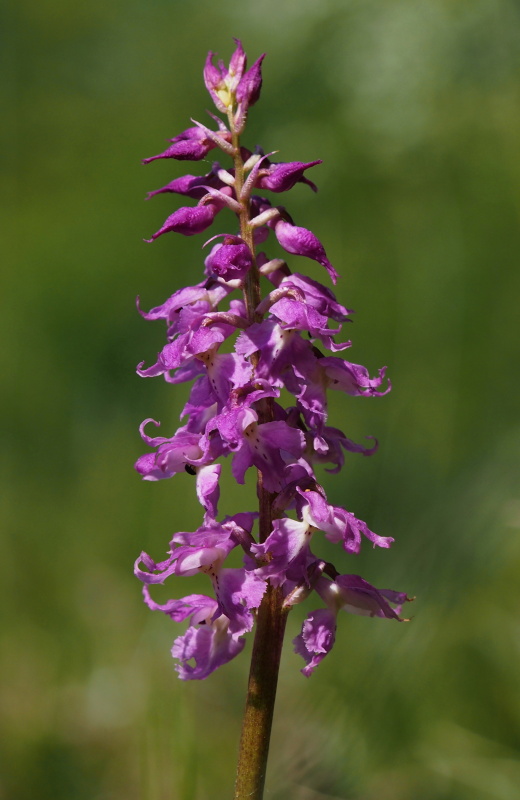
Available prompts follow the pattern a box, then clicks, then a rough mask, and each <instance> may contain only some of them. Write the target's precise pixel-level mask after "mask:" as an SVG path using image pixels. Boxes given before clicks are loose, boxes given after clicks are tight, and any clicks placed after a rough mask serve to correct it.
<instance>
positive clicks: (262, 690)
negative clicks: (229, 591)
mask: <svg viewBox="0 0 520 800" xmlns="http://www.w3.org/2000/svg"><path fill="white" fill-rule="evenodd" d="M229 123H230V129H231V132H232V142H233V147H234V151H235V152H234V166H235V192H236V196H237V199H238V198H239V197H240V193H241V190H242V187H243V185H244V179H245V175H244V162H243V160H242V155H241V153H240V140H239V136H238V134H237V133H236V131H235V130H234V125H233V114H232V113H230V114H229ZM240 204H241V206H242V209H241V212H240V235H241V237H242V239H243V240H244V241H245V242H246V243H247V245H248V246H249V249H250V250H251V253H252V256H253V265H252V268H251V269H250V271H249V273H248V275H247V278H246V282H245V286H244V300H245V304H246V309H247V315H248V319H249V320H250V322H251V323H253V322H256V321H259V316H258V314H257V313H256V308H257V306H258V304H259V302H260V274H259V272H258V268H257V266H256V261H255V246H254V239H253V228H252V227H251V224H250V216H249V215H250V211H249V198H245V199H243V200H241V201H240ZM251 364H252V366H253V367H255V366H256V365H257V364H258V354H254V355H253V356H252V357H251ZM257 410H258V422H259V423H264V422H271V421H272V420H273V419H274V414H273V403H272V399H271V398H267V399H265V400H262V401H260V402H259V403H258V404H257ZM257 493H258V501H259V512H260V513H259V528H260V534H259V540H260V542H264V541H265V540H266V539H267V537H268V536H269V534H270V533H271V531H272V527H273V500H274V495H273V494H271V493H270V492H268V491H267V490H266V489H265V488H264V485H263V479H262V473H261V472H260V471H258V483H257ZM282 603H283V596H282V591H281V589H280V588H275V587H273V586H271V585H268V587H267V589H266V592H265V595H264V598H263V600H262V603H261V605H260V608H259V609H258V614H257V620H256V633H255V640H254V643H253V652H252V655H251V668H250V672H249V683H248V689H247V697H246V707H245V712H244V719H243V722H242V735H241V737H240V747H239V755H238V765H237V777H236V783H235V800H261V799H262V797H263V794H264V783H265V773H266V769H267V757H268V754H269V741H270V738H271V726H272V721H273V713H274V703H275V699H276V687H277V683H278V671H279V667H280V658H281V654H282V645H283V637H284V633H285V623H286V621H287V613H288V612H287V610H286V609H283V608H282Z"/></svg>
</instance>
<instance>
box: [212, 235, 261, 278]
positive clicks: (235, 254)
mask: <svg viewBox="0 0 520 800" xmlns="http://www.w3.org/2000/svg"><path fill="white" fill-rule="evenodd" d="M210 241H212V240H211V239H210ZM204 264H205V266H206V275H216V276H218V277H219V278H223V279H224V280H225V281H230V280H237V279H239V280H243V279H244V277H245V276H246V274H247V273H248V271H249V270H250V269H251V266H252V264H253V257H252V255H251V250H250V249H249V247H248V246H247V244H246V243H245V242H244V240H243V239H241V238H240V236H231V235H230V234H224V241H223V242H222V243H219V244H217V245H215V246H214V247H213V249H212V250H211V253H210V254H209V256H208V257H207V258H206V260H205V262H204Z"/></svg>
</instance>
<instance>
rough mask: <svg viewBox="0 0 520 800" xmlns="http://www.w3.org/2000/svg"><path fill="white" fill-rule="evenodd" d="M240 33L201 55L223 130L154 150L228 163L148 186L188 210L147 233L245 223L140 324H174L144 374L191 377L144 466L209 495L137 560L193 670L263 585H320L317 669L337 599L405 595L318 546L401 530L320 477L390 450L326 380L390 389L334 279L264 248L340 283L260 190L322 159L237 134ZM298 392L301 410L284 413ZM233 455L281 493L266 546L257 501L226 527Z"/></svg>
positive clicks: (350, 604) (366, 389)
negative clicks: (249, 145) (366, 353)
mask: <svg viewBox="0 0 520 800" xmlns="http://www.w3.org/2000/svg"><path fill="white" fill-rule="evenodd" d="M235 41H236V48H235V51H234V53H233V55H232V56H231V59H230V62H229V65H228V66H226V65H225V64H224V62H223V61H221V60H218V61H216V63H215V56H214V54H213V53H209V54H208V57H207V60H206V63H205V66H204V83H205V85H206V88H207V90H208V92H209V94H210V97H211V99H212V100H213V102H214V104H215V106H216V110H217V111H218V112H219V113H220V114H222V115H224V119H220V118H219V117H217V116H214V115H210V116H211V117H212V119H213V120H214V121H215V122H216V126H217V130H213V129H211V128H208V127H206V126H205V125H203V124H201V123H200V122H197V121H195V120H193V125H192V126H191V127H188V128H186V130H184V131H182V132H181V133H180V134H178V135H177V136H175V137H173V138H172V139H171V140H170V145H169V147H168V148H167V149H166V150H165V151H164V152H162V153H160V154H159V155H156V156H152V157H150V158H146V159H144V161H145V163H149V162H151V161H155V160H161V159H174V160H177V161H200V160H202V159H204V158H206V156H207V155H208V153H209V152H210V151H211V150H214V149H219V150H220V151H221V153H222V156H223V157H229V156H231V157H232V159H233V161H232V163H231V164H229V165H228V166H227V167H226V168H223V167H222V166H221V164H220V162H217V161H216V162H214V164H213V166H212V168H211V170H210V171H209V172H207V173H206V174H202V175H200V176H197V175H193V174H186V175H181V176H177V177H175V178H174V179H173V180H171V181H170V182H169V183H166V184H165V185H164V186H163V187H162V188H160V189H157V190H155V191H152V192H150V193H149V195H148V196H149V197H153V196H154V195H156V194H178V195H181V196H183V197H187V198H191V200H193V201H194V204H193V205H188V206H182V207H180V208H178V209H177V210H176V211H173V212H172V213H171V214H170V216H168V217H167V219H166V221H165V222H164V223H163V224H162V225H161V226H160V227H159V228H158V230H157V231H156V233H154V234H153V235H152V237H151V238H150V239H147V240H146V241H148V242H152V241H154V240H155V239H157V238H158V237H159V236H162V235H163V234H165V233H180V234H182V235H183V236H193V235H197V234H199V233H203V232H204V231H206V230H207V229H208V228H210V226H211V225H212V223H213V221H214V220H215V217H216V216H217V214H218V213H219V212H220V211H222V210H225V214H226V215H228V217H229V211H231V212H232V213H234V214H235V215H236V217H237V218H238V220H239V225H235V228H234V230H233V231H232V232H230V233H224V234H217V235H215V236H211V238H209V239H208V241H207V242H206V245H207V248H206V250H205V255H204V267H203V269H201V274H200V275H199V276H198V278H195V281H197V280H199V282H198V283H197V282H194V285H192V286H187V287H184V288H182V289H178V290H176V291H175V292H174V293H173V294H172V295H171V297H169V298H168V299H167V300H166V301H165V302H164V303H162V304H161V305H158V306H156V307H155V308H152V309H151V310H150V311H148V312H147V311H142V310H141V309H140V308H139V305H138V308H139V313H140V314H141V315H142V316H143V317H144V318H145V319H147V320H163V322H164V323H165V326H166V341H165V342H164V344H163V345H162V347H161V349H160V352H159V353H158V354H157V357H156V361H155V363H151V365H150V366H146V367H145V366H144V362H142V363H140V364H139V366H138V368H137V372H138V374H139V375H141V376H142V377H155V376H162V377H163V378H164V380H165V381H166V382H168V383H173V384H176V383H184V382H188V381H193V383H192V385H191V389H190V392H189V397H188V400H187V401H186V403H185V406H184V408H183V411H182V414H181V420H182V424H181V425H180V427H179V428H178V429H177V430H176V431H175V432H173V434H172V435H169V436H159V435H156V436H154V435H152V431H153V427H152V426H155V428H158V427H159V425H160V423H159V422H157V421H155V420H154V419H146V420H145V421H144V422H143V423H142V425H141V428H140V432H141V437H142V440H143V441H144V443H145V444H146V446H147V447H148V448H149V450H148V451H147V452H146V453H145V454H143V455H141V456H140V457H139V458H138V459H137V461H136V464H135V468H136V470H137V472H138V473H139V474H140V475H141V477H142V478H143V480H146V481H157V480H162V479H166V478H172V477H174V476H175V475H177V474H178V473H179V472H187V473H188V474H189V475H192V476H193V479H194V489H195V492H196V496H197V498H198V501H199V503H200V505H201V507H202V524H201V525H200V527H199V528H198V529H197V530H194V531H190V532H185V531H182V532H178V533H175V534H173V536H172V537H171V539H170V542H169V547H168V550H167V553H166V558H165V559H164V560H162V561H159V562H156V561H155V560H154V559H153V558H152V557H151V556H150V555H148V554H147V553H145V552H143V553H141V555H140V556H139V558H138V559H137V561H136V563H135V574H136V575H137V577H138V578H139V579H140V580H141V581H142V582H143V584H144V587H143V590H144V599H145V602H146V603H147V605H148V606H149V607H150V608H151V609H153V610H157V611H162V612H163V613H164V614H166V615H167V616H169V617H170V618H171V619H172V620H173V621H174V622H177V623H180V622H184V623H185V624H186V622H187V628H186V630H185V631H184V633H182V634H181V635H179V636H177V638H176V639H175V641H174V644H173V648H172V655H173V657H174V659H175V660H176V669H177V671H178V673H179V677H181V678H182V679H201V678H205V677H207V676H208V675H209V674H211V672H213V671H214V670H215V669H216V668H217V667H219V666H222V665H223V664H225V663H227V662H228V661H230V660H231V659H232V658H234V657H235V656H236V655H238V654H239V653H240V652H241V651H242V649H243V647H244V642H245V638H244V637H245V636H246V635H247V634H248V633H249V632H250V631H251V630H252V628H253V626H254V624H255V618H256V612H257V609H258V608H259V606H260V604H261V602H262V598H263V597H264V594H265V592H266V589H267V586H268V585H269V584H270V585H271V586H274V587H280V589H279V591H281V592H282V593H283V597H284V602H285V604H286V607H287V608H290V607H292V605H294V604H295V603H297V602H302V601H303V600H304V599H306V598H307V597H309V596H310V595H312V596H313V597H314V598H315V599H317V600H318V601H319V602H321V604H322V605H321V607H319V608H317V609H316V610H314V611H312V612H311V613H310V614H309V615H308V616H307V618H306V620H305V622H304V624H303V627H302V631H301V633H300V634H299V636H298V637H297V638H296V639H295V650H296V652H297V653H298V654H299V655H300V656H302V658H303V659H304V662H305V666H304V668H303V669H302V672H303V674H304V675H306V676H308V675H310V674H311V673H312V672H313V670H314V669H315V668H316V666H317V665H318V664H319V663H320V662H321V661H322V660H323V658H324V657H325V656H326V655H327V653H329V652H330V650H331V649H332V647H333V644H334V641H335V636H336V625H337V618H338V614H339V611H340V610H346V611H348V612H350V613H356V614H364V615H367V616H372V617H381V618H386V619H393V620H401V617H400V616H399V614H400V609H401V606H402V605H403V603H404V602H405V601H406V600H408V598H407V597H406V595H405V594H404V593H402V592H395V591H392V590H379V589H376V588H375V587H374V586H372V585H371V584H370V583H368V582H367V581H365V580H364V579H363V578H361V577H360V576H358V575H351V574H340V573H339V572H338V571H337V570H336V568H335V567H334V566H333V565H332V564H331V563H329V562H325V561H323V560H322V559H321V558H320V556H319V551H320V549H321V548H322V547H323V544H324V540H327V541H328V542H331V543H334V544H338V545H339V548H338V554H339V556H340V558H341V557H345V558H353V557H355V556H356V554H358V553H359V552H360V550H361V547H362V546H363V544H364V543H365V545H366V543H368V544H369V545H371V546H373V547H381V548H388V547H390V546H391V544H392V542H393V539H392V537H390V536H380V535H378V534H376V533H374V532H373V531H372V530H371V529H370V528H369V527H368V525H367V523H366V522H364V521H363V520H360V519H358V518H357V517H356V516H355V514H354V513H353V512H352V511H350V510H347V509H345V508H342V507H340V506H335V505H333V504H332V503H329V501H328V499H327V496H326V493H325V490H324V489H323V487H322V486H321V485H320V484H319V483H318V480H317V477H316V474H315V468H316V465H317V464H319V465H326V466H328V471H329V472H338V471H339V470H340V469H341V467H342V466H343V463H344V461H345V454H350V453H358V454H362V455H371V454H373V453H374V452H375V451H376V449H377V446H378V444H377V441H375V440H374V439H373V437H369V438H370V439H371V441H370V444H369V445H367V446H364V445H361V444H357V443H356V442H354V441H352V440H351V439H349V438H348V437H347V436H346V435H345V434H344V433H343V431H342V430H340V429H339V428H336V427H333V426H331V425H328V424H327V423H328V392H329V391H330V390H336V391H341V392H343V393H344V394H346V395H350V396H358V397H367V398H368V397H372V398H373V397H380V396H382V395H384V394H386V393H387V392H388V391H389V390H390V383H389V382H388V383H385V370H386V367H383V368H382V369H380V370H379V371H378V373H377V374H376V376H375V377H371V376H370V374H369V372H368V371H367V369H366V368H365V367H363V366H361V365H359V364H355V363H352V362H350V361H347V360H346V359H344V358H341V357H340V356H338V355H336V354H337V353H340V352H341V351H344V350H346V349H347V348H350V346H351V342H350V341H349V340H348V339H345V338H344V336H343V335H342V328H343V325H344V323H348V322H350V315H351V313H352V312H351V311H350V310H349V309H347V308H345V307H344V306H343V305H342V304H341V303H339V302H338V300H337V299H336V297H335V295H334V292H333V291H332V289H331V288H329V287H326V286H324V285H322V284H321V283H319V282H318V281H315V280H313V279H311V278H309V277H306V276H305V275H302V274H300V273H299V272H293V271H292V270H291V264H292V261H291V262H289V261H285V260H284V259H280V258H271V259H270V257H269V256H268V255H267V253H257V252H256V247H257V246H258V244H260V243H261V242H262V243H263V242H267V240H268V237H269V235H270V232H272V233H274V237H275V238H276V240H277V241H278V243H279V244H280V245H281V247H282V248H283V250H284V251H285V252H286V253H287V254H289V255H290V256H304V257H306V258H309V259H312V260H314V261H316V262H318V263H319V264H320V265H322V266H323V267H324V268H325V270H326V272H327V273H328V276H329V278H330V280H331V281H332V283H336V281H337V278H338V273H337V272H336V270H335V268H334V267H333V265H332V264H331V262H330V261H329V259H328V256H327V254H326V251H325V248H324V246H323V244H322V243H321V241H320V240H319V238H318V237H317V236H316V234H314V233H313V232H312V231H310V230H308V229H307V228H304V227H300V226H298V225H296V224H294V222H293V221H292V219H291V217H290V216H289V214H288V213H287V211H286V210H285V208H283V207H282V206H276V205H273V204H272V203H271V201H270V200H269V198H268V197H264V196H260V195H258V194H254V192H255V191H256V190H260V191H262V192H267V193H269V192H271V193H273V194H277V193H280V192H287V191H290V190H291V189H293V188H294V186H295V185H296V184H297V183H306V184H308V185H309V186H310V187H311V188H312V189H314V190H316V186H315V184H314V183H312V182H311V181H310V180H309V179H308V178H307V177H306V171H307V170H309V169H310V168H312V167H314V166H317V165H318V164H320V163H321V161H320V160H314V161H306V162H302V161H288V162H271V161H270V160H269V158H268V157H267V156H265V155H264V154H263V151H262V150H261V149H260V148H257V149H256V150H255V152H254V153H252V152H251V151H250V150H247V149H246V148H244V147H241V146H240V145H237V144H236V142H237V138H238V135H239V134H241V133H242V132H243V129H244V127H245V124H246V120H247V114H248V111H249V109H250V108H251V107H252V106H253V105H254V104H255V103H256V102H257V101H258V99H259V96H260V91H261V86H262V72H261V67H262V61H263V58H264V56H263V55H262V56H260V58H258V59H257V60H256V61H255V62H254V64H253V65H252V66H251V67H250V69H249V70H248V69H247V57H246V54H245V52H244V50H243V48H242V44H241V43H240V41H238V40H235ZM269 155H272V154H271V153H270V154H269ZM260 274H261V275H263V276H264V277H265V278H266V279H267V281H269V282H270V285H269V284H267V281H265V280H264V279H263V280H264V283H266V284H267V285H268V286H269V291H268V292H267V293H266V294H265V296H264V297H262V298H259V296H258V294H257V293H252V292H251V285H252V283H251V280H252V276H253V279H254V281H256V285H258V281H259V275H260ZM252 298H253V299H252ZM323 350H325V351H328V353H330V354H327V353H325V352H323ZM147 363H150V362H147ZM287 393H288V394H289V395H291V397H292V399H291V404H290V405H289V406H288V407H284V406H283V405H282V398H284V397H285V396H287ZM266 407H269V409H270V416H269V417H268V418H267V417H266V415H265V408H266ZM156 433H158V431H156ZM347 457H350V456H349V455H348V456H347ZM226 458H229V461H230V468H231V473H232V475H233V477H234V480H235V481H236V482H237V483H239V484H242V483H244V482H245V480H246V474H247V472H248V470H250V468H255V469H256V470H257V471H258V473H259V475H260V476H261V483H262V487H263V488H262V491H266V492H268V493H270V495H271V502H272V507H273V509H274V511H275V512H276V513H275V518H274V520H273V522H272V527H271V529H270V532H269V533H268V535H266V536H263V537H262V538H263V541H260V540H259V537H258V536H257V532H256V530H255V526H256V524H257V517H258V513H257V512H256V511H245V512H241V513H237V514H234V515H233V516H229V517H225V518H224V519H221V520H220V521H219V513H218V505H219V500H220V476H221V470H222V462H223V460H224V459H226ZM232 552H233V553H234V555H233V556H232V559H230V558H229V556H230V554H231V553H232ZM316 553H317V554H318V555H317V554H316ZM199 574H202V575H203V576H204V580H206V581H207V590H208V592H209V593H210V595H211V596H206V595H199V594H188V595H186V596H184V597H181V598H180V599H172V600H168V601H167V602H166V603H164V604H160V603H157V602H156V601H155V600H154V599H153V596H152V592H153V587H154V584H162V583H164V582H165V581H168V584H170V583H172V584H173V585H175V581H176V580H182V579H188V580H189V579H190V577H193V576H194V575H199Z"/></svg>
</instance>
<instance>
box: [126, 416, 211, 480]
mask: <svg viewBox="0 0 520 800" xmlns="http://www.w3.org/2000/svg"><path fill="white" fill-rule="evenodd" d="M149 422H151V423H153V424H154V425H157V426H158V425H159V424H160V423H159V422H156V421H155V420H154V419H145V420H144V422H143V423H142V424H141V427H140V431H141V437H142V438H143V440H144V441H145V442H146V443H147V444H149V445H150V446H151V447H156V448H157V449H156V451H155V452H154V453H147V454H146V455H143V456H140V458H138V459H137V461H136V463H135V469H136V470H137V472H138V473H139V474H140V475H141V476H142V478H143V480H145V481H158V480H162V479H163V478H171V477H172V476H173V475H176V474H177V473H179V472H185V471H186V470H187V468H190V467H191V468H192V470H191V471H193V472H194V471H195V467H199V466H204V464H208V463H212V462H213V461H214V460H215V456H216V455H217V454H215V453H212V452H211V450H210V449H209V446H208V445H209V443H208V442H207V440H205V439H204V440H202V439H201V435H200V434H199V433H189V432H188V431H186V430H185V429H184V428H179V430H178V431H177V432H176V433H175V435H174V436H172V437H171V438H170V439H167V438H165V437H163V436H157V437H154V438H152V437H150V436H147V435H146V434H145V432H144V426H145V425H146V424H147V423H149ZM204 448H205V449H204ZM188 471H190V470H189V469H188Z"/></svg>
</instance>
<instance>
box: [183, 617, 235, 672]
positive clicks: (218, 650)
mask: <svg viewBox="0 0 520 800" xmlns="http://www.w3.org/2000/svg"><path fill="white" fill-rule="evenodd" d="M216 605H217V604H216V603H215V606H216ZM229 628H230V620H229V619H228V618H227V617H226V616H224V614H221V615H220V616H219V617H217V618H216V619H214V617H213V615H211V614H210V613H209V612H208V615H207V617H206V618H205V619H203V620H200V623H199V624H198V625H190V627H189V628H188V630H187V631H186V633H185V634H183V635H182V636H178V637H177V638H176V639H175V641H174V643H173V647H172V656H173V658H174V659H176V660H177V661H178V662H179V663H178V664H176V665H175V669H176V671H177V673H178V675H179V678H180V679H181V680H183V681H186V680H203V679H204V678H207V677H208V675H211V673H212V672H214V671H215V670H216V669H217V668H218V667H221V666H223V665H224V664H227V663H228V662H229V661H231V660H232V659H233V658H235V656H237V655H238V654H239V653H241V652H242V650H243V649H244V646H245V639H244V637H239V638H237V637H234V636H232V635H231V633H230V630H229Z"/></svg>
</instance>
